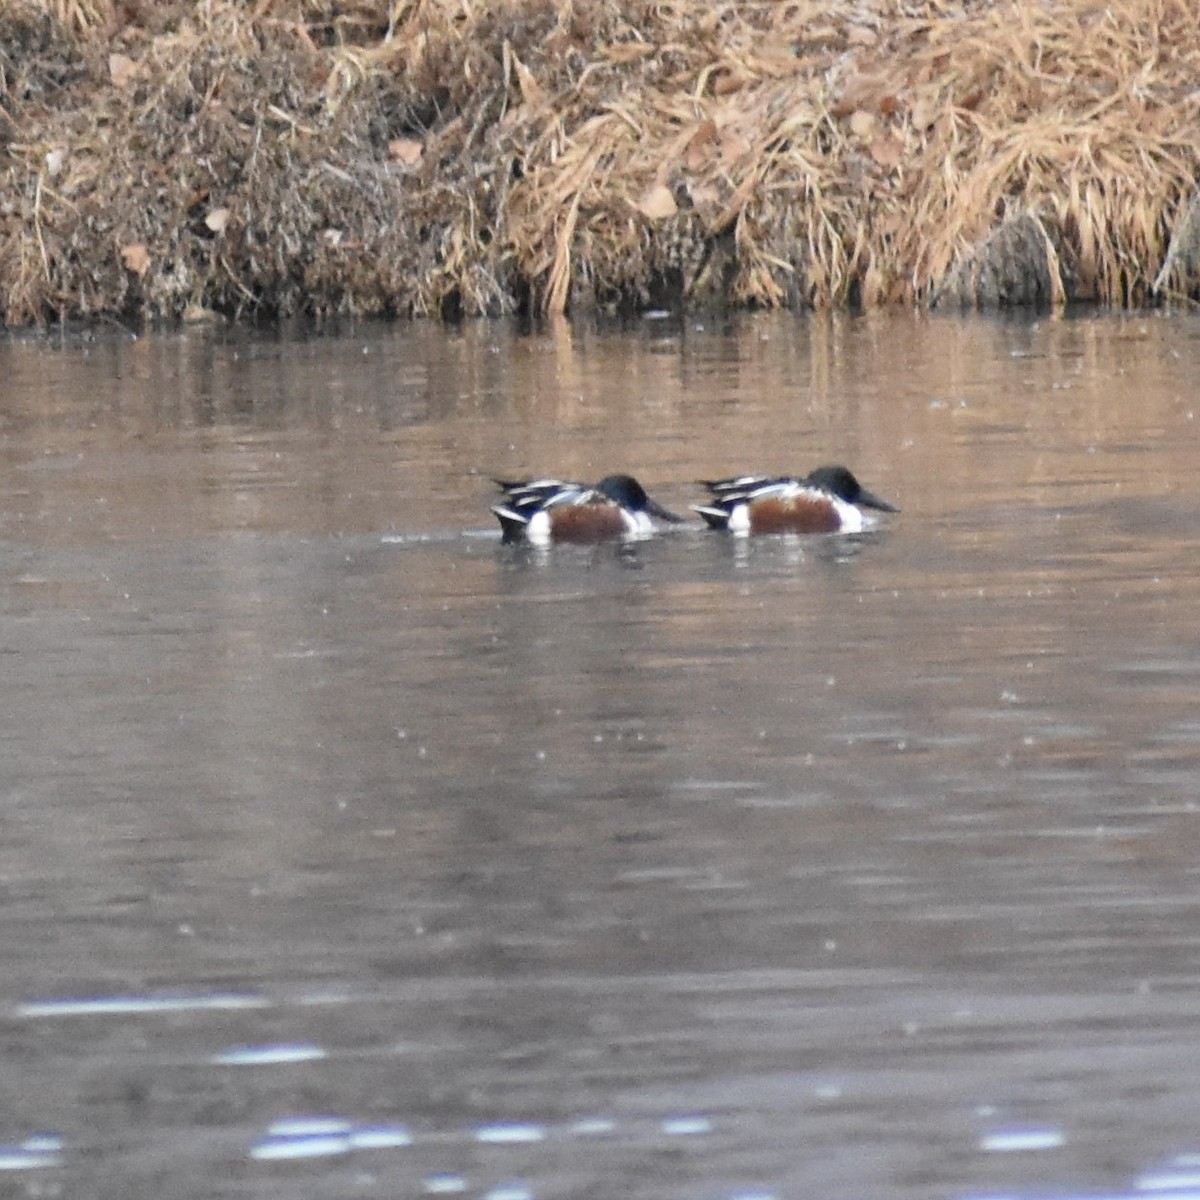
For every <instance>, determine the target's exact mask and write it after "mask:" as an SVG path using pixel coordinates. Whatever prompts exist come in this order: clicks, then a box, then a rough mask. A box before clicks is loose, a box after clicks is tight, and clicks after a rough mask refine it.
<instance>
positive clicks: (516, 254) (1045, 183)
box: [0, 0, 1200, 326]
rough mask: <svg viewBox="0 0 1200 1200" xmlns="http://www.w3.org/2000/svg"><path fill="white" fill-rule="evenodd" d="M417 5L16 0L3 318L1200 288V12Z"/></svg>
mask: <svg viewBox="0 0 1200 1200" xmlns="http://www.w3.org/2000/svg"><path fill="white" fill-rule="evenodd" d="M392 8H393V10H395V11H396V12H397V13H398V16H397V17H396V19H395V22H394V23H393V24H389V23H388V19H387V18H388V6H386V5H379V4H368V3H354V2H352V0H333V2H329V3H325V4H323V5H322V4H318V3H316V2H315V0H311V2H301V0H282V2H281V3H277V4H274V5H258V6H256V7H255V8H254V9H253V10H252V11H249V12H248V11H247V9H246V6H244V5H242V4H239V3H234V2H232V0H210V2H209V3H206V4H203V5H191V4H176V3H163V4H150V3H145V4H141V5H140V6H139V5H138V4H132V3H130V4H118V3H117V2H116V0H16V2H15V3H13V4H12V5H9V6H7V7H6V8H5V11H4V12H3V13H2V14H0V67H2V68H3V75H2V79H3V82H4V83H5V85H6V87H5V90H4V92H3V93H0V149H3V151H4V153H3V155H2V156H0V171H2V173H3V182H2V184H0V196H2V197H4V199H3V200H2V201H0V299H2V302H3V309H2V315H3V319H4V321H5V323H6V324H7V325H9V326H22V325H28V324H39V323H45V322H73V321H95V320H97V319H102V318H110V319H112V320H116V321H120V322H126V323H134V324H136V323H145V322H155V321H177V320H181V319H182V320H203V319H209V318H212V317H215V316H223V317H229V318H234V319H237V318H245V317H256V318H261V317H288V316H293V315H308V316H315V317H335V316H359V317H367V316H385V317H422V316H433V317H442V318H449V319H457V318H460V317H470V316H477V315H492V316H498V315H507V314H534V315H541V314H547V315H555V314H559V313H564V312H569V313H571V314H573V315H582V314H586V313H587V312H589V311H595V310H599V311H603V312H619V313H637V312H641V311H645V310H647V309H667V310H671V311H694V310H700V311H703V310H707V309H713V308H717V309H722V308H734V309H736V308H774V307H786V308H792V309H809V308H841V307H849V308H874V307H880V306H888V305H910V306H917V307H934V306H941V307H946V306H964V307H968V308H974V307H982V308H994V307H1008V306H1012V305H1036V306H1039V307H1046V306H1051V307H1053V306H1059V305H1064V304H1068V303H1075V302H1093V303H1099V304H1101V305H1108V306H1115V307H1129V308H1137V307H1142V306H1146V305H1149V304H1155V303H1162V302H1164V301H1171V300H1176V299H1185V300H1187V299H1190V298H1191V297H1192V296H1193V295H1195V294H1197V287H1198V284H1200V200H1198V199H1197V195H1198V194H1197V191H1196V180H1197V179H1200V97H1198V95H1197V93H1196V92H1195V86H1194V81H1195V79H1196V78H1200V38H1197V37H1196V34H1195V14H1194V12H1193V11H1191V10H1190V6H1189V4H1188V3H1187V2H1186V0H1149V2H1147V3H1139V2H1138V0H1114V2H1113V3H1111V4H1108V5H1106V6H1097V5H1095V4H1093V3H1090V2H1085V0H1056V2H1054V3H1049V4H1044V3H1035V2H1032V0H1012V2H1010V3H1004V4H988V3H984V2H982V0H976V2H969V3H965V4H962V5H959V6H958V8H957V9H956V11H955V12H954V13H953V14H952V15H950V16H947V15H946V12H945V6H942V5H937V4H934V3H917V4H913V5H908V6H904V7H901V6H899V5H881V6H879V7H878V8H877V9H875V10H874V11H870V10H865V9H864V7H863V6H861V5H858V4H850V3H846V2H844V0H837V2H835V3H834V4H832V5H829V4H826V5H816V4H804V3H763V4H759V3H746V4H736V5H734V4H727V5H717V6H690V5H687V6H685V5H679V6H672V5H669V4H668V5H663V4H649V3H642V4H636V3H628V2H626V3H619V4H618V3H604V2H602V0H589V2H580V3H556V4H535V3H530V2H528V0H526V2H523V3H518V2H512V3H508V4H506V5H501V6H494V5H493V6H488V7H486V8H483V7H478V8H477V7H476V6H473V5H471V4H469V3H467V4H463V3H458V4H453V3H449V2H448V0H432V2H429V0H427V2H424V3H416V4H412V5H401V6H392Z"/></svg>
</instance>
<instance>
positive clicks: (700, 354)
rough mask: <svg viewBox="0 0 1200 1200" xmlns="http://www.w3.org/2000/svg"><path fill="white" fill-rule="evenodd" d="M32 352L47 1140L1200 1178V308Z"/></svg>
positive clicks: (18, 683)
mask: <svg viewBox="0 0 1200 1200" xmlns="http://www.w3.org/2000/svg"><path fill="white" fill-rule="evenodd" d="M0 360H2V362H3V368H4V378H5V384H4V389H3V393H2V394H0V435H2V441H0V562H2V563H3V573H2V574H0V666H2V669H3V680H4V687H3V689H2V690H0V711H2V712H3V723H2V725H0V749H2V755H0V804H2V808H0V814H2V817H3V837H2V838H0V901H2V904H3V908H2V910H0V911H2V913H3V920H2V921H0V961H3V963H4V964H5V970H4V972H3V974H2V975H0V1029H2V1031H3V1039H4V1046H5V1051H6V1053H5V1061H6V1067H7V1069H6V1070H5V1071H4V1072H3V1073H2V1074H0V1081H2V1082H0V1143H3V1144H0V1172H7V1173H10V1174H8V1176H7V1177H6V1178H3V1180H2V1182H0V1187H11V1188H12V1189H15V1190H14V1191H13V1194H16V1195H29V1196H49V1195H68V1194H69V1195H81V1196H85V1195H86V1196H114V1197H115V1196H121V1197H143V1196H144V1197H155V1198H159V1197H168V1196H169V1197H208V1196H220V1197H233V1196H237V1197H261V1198H264V1200H265V1198H266V1197H276V1196H281V1195H286V1196H291V1197H298V1196H302V1197H351V1196H354V1197H357V1196H376V1195H377V1196H388V1197H391V1196H420V1195H439V1194H442V1195H464V1196H471V1197H489V1198H490V1200H525V1198H527V1197H537V1198H539V1200H540V1198H543V1197H598V1198H599V1197H605V1198H607V1197H615V1196H620V1197H629V1198H631V1200H659V1198H664V1200H675V1198H678V1200H768V1198H772V1200H788V1198H792V1197H805V1198H807V1197H833V1198H842V1197H854V1198H856V1200H876V1198H877V1200H920V1198H926V1197H953V1198H956V1200H982V1198H983V1197H985V1196H986V1197H999V1196H1004V1197H1012V1198H1018V1200H1026V1198H1029V1200H1032V1198H1034V1197H1045V1196H1057V1197H1063V1196H1068V1197H1100V1196H1106V1197H1113V1196H1147V1195H1151V1196H1162V1197H1171V1198H1172V1200H1180V1198H1181V1197H1184V1196H1189V1197H1194V1196H1200V1125H1198V1123H1197V1116H1198V1114H1200V1074H1198V1072H1197V1070H1196V1067H1197V1063H1198V1058H1200V1054H1198V1052H1197V1050H1196V1049H1195V1045H1196V1028H1197V1024H1198V1021H1200V888H1198V887H1197V882H1198V880H1197V863H1198V862H1200V808H1198V802H1200V772H1198V768H1200V705H1198V703H1197V684H1198V682H1200V631H1198V628H1200V627H1198V625H1197V616H1196V613H1197V603H1196V601H1197V564H1198V563H1200V556H1198V555H1197V545H1196V542H1197V535H1196V529H1197V516H1198V514H1200V498H1198V495H1200V493H1198V489H1197V485H1196V469H1195V464H1196V462H1197V460H1198V451H1200V431H1198V428H1197V426H1198V424H1200V422H1198V421H1197V420H1196V419H1195V412H1196V409H1197V407H1198V405H1197V392H1196V383H1195V381H1196V379H1197V378H1200V320H1197V319H1196V318H1192V317H1166V316H1154V317H1139V318H1119V317H1094V316H1086V317H1082V318H1076V319H1065V318H1064V319H1047V320H1044V321H1042V322H1038V323H1031V322H989V321H983V320H960V319H949V318H938V319H935V320H922V319H915V318H910V317H907V316H892V317H877V316H872V317H868V318H860V319H832V320H827V319H824V318H819V319H816V318H815V319H813V320H811V321H807V320H795V319H792V318H774V317H771V318H754V319H741V320H737V321H732V322H730V323H728V324H724V323H721V324H711V325H709V326H708V327H703V326H701V325H699V324H696V323H689V324H688V325H686V326H682V327H681V326H678V325H674V324H672V323H668V322H647V323H646V324H645V325H643V326H640V327H636V328H632V329H630V328H624V329H602V328H601V329H570V328H568V327H565V326H564V327H561V328H555V329H549V330H541V331H537V332H535V333H532V334H522V333H521V332H520V331H518V330H516V329H514V328H512V327H509V326H491V325H472V326H466V327H464V328H463V329H462V330H461V331H459V332H457V333H456V332H447V331H446V330H444V329H440V328H437V327H432V326H423V325H417V326H398V327H376V326H371V327H365V328H359V329H355V330H349V331H343V332H341V333H340V334H337V335H333V334H329V335H324V336H308V337H304V336H301V335H300V334H292V333H287V334H283V335H270V336H268V335H265V334H264V335H258V336H253V337H251V336H246V335H244V334H238V335H235V334H220V333H186V334H181V335H172V336H166V335H164V336H157V337H150V338H146V339H142V340H137V341H129V340H126V339H122V338H120V337H118V336H117V335H115V334H114V335H111V336H109V335H105V336H103V337H101V338H98V339H94V340H87V341H82V340H68V341H65V342H62V341H55V340H53V339H51V340H40V339H25V340H19V339H14V340H10V341H8V342H6V343H3V344H0ZM826 461H845V462H847V463H849V464H850V465H851V466H852V467H853V468H854V469H855V470H856V471H857V472H858V473H859V474H860V476H861V477H862V478H863V480H864V482H866V483H867V485H868V486H869V487H871V488H872V489H873V490H875V491H877V492H878V493H880V494H881V495H883V496H885V497H887V498H888V499H891V500H894V501H896V502H898V503H900V504H901V505H902V506H903V509H904V511H903V513H902V514H901V515H900V516H898V517H896V518H892V519H890V520H889V521H888V522H887V523H886V524H885V525H884V526H883V527H881V528H880V529H879V530H877V531H874V532H872V533H870V534H867V535H864V536H862V537H858V538H853V539H847V538H811V539H807V540H802V539H787V538H770V539H759V540H753V541H739V540H730V539H727V538H723V537H721V536H719V535H713V534H708V533H705V532H702V531H701V530H700V529H699V527H698V525H697V526H691V525H689V526H688V527H686V528H684V529H681V530H677V531H672V532H671V533H669V534H667V535H665V536H663V537H660V538H658V539H656V540H653V541H649V542H642V543H638V544H636V545H633V546H625V547H622V546H614V545H606V546H591V547H578V546H575V547H562V548H553V549H551V550H542V551H539V550H533V549H529V548H525V547H520V546H516V547H513V546H502V545H501V544H500V542H499V538H498V530H497V529H496V528H495V526H494V522H493V521H492V519H491V517H490V516H489V514H488V513H487V505H488V504H489V503H490V502H491V501H492V498H493V491H492V488H491V486H490V484H489V482H488V478H489V476H491V475H493V474H498V475H503V476H510V475H519V474H521V473H523V472H531V473H537V474H542V473H547V472H552V473H556V474H562V475H566V476H577V477H582V478H585V479H594V478H598V477H599V476H600V475H602V474H605V473H607V472H608V471H610V470H616V469H627V470H632V471H634V472H635V473H636V474H637V475H638V476H639V477H640V478H642V480H643V481H644V482H645V483H646V484H647V485H648V486H650V488H651V490H652V492H653V493H654V494H655V495H656V496H657V497H658V498H660V499H662V500H663V501H664V502H666V503H669V504H671V505H673V506H675V507H677V508H684V507H686V505H687V504H688V503H690V502H693V501H696V500H698V499H700V496H699V494H698V491H697V489H696V488H695V487H694V486H693V485H692V484H690V483H689V481H690V480H694V479H697V478H705V477H711V476H713V475H716V474H728V473H732V472H735V471H741V470H766V471H786V470H790V471H795V470H808V469H810V468H811V467H813V466H815V465H817V464H818V463H820V462H826Z"/></svg>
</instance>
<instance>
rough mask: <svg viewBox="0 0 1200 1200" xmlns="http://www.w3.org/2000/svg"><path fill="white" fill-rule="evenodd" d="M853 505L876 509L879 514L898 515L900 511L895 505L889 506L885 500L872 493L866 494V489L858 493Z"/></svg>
mask: <svg viewBox="0 0 1200 1200" xmlns="http://www.w3.org/2000/svg"><path fill="white" fill-rule="evenodd" d="M854 503H855V504H862V505H865V506H866V507H867V508H877V509H879V511H880V512H895V513H898V512H899V511H900V509H899V508H897V507H896V505H894V504H889V503H888V502H887V501H886V500H883V499H881V498H880V497H879V496H876V495H875V493H874V492H868V491H867V489H866V488H863V489H862V491H861V492H859V493H858V496H857V498H856V499H855V501H854Z"/></svg>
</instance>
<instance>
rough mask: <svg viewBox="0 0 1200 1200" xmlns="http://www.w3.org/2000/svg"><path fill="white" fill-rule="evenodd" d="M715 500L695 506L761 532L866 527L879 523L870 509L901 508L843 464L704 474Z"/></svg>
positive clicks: (724, 523)
mask: <svg viewBox="0 0 1200 1200" xmlns="http://www.w3.org/2000/svg"><path fill="white" fill-rule="evenodd" d="M701 484H702V485H703V486H704V487H706V488H708V492H709V503H708V504H693V505H692V506H691V508H692V509H693V511H695V512H697V513H699V514H700V516H702V517H703V518H704V520H705V521H706V522H707V523H708V526H709V528H710V529H719V530H723V531H725V532H728V533H733V534H740V535H743V536H745V535H748V534H759V533H861V532H862V531H863V530H864V529H867V528H869V527H870V526H872V525H874V524H875V523H876V518H874V517H873V516H870V515H869V514H867V513H865V512H864V511H863V510H864V509H874V510H876V511H878V512H886V513H897V512H899V511H900V509H899V508H898V507H897V506H896V505H895V504H892V503H890V502H889V501H887V500H884V499H882V498H881V497H879V496H876V495H875V494H874V492H869V491H867V489H866V488H865V487H863V486H862V484H861V483H859V481H858V479H857V478H855V476H854V473H853V472H852V471H851V470H850V469H849V468H848V467H844V466H841V465H832V466H824V467H818V468H817V469H816V470H815V471H810V472H809V473H808V474H807V475H805V476H803V477H801V476H793V475H778V476H771V475H735V476H731V477H730V478H728V479H712V480H701Z"/></svg>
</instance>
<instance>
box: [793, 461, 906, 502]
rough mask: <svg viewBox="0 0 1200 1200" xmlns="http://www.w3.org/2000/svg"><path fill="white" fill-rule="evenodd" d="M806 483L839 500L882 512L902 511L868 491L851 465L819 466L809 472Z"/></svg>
mask: <svg viewBox="0 0 1200 1200" xmlns="http://www.w3.org/2000/svg"><path fill="white" fill-rule="evenodd" d="M805 483H808V484H811V485H812V486H813V487H818V488H820V489H821V490H822V491H825V492H829V493H830V495H833V496H836V497H837V498H838V499H839V500H845V502H846V503H847V504H857V505H859V506H861V507H863V508H877V509H879V511H880V512H891V513H894V512H899V511H900V510H899V509H898V508H897V507H896V506H895V505H894V504H889V503H888V502H887V501H886V500H883V499H881V498H880V497H879V496H876V495H875V494H874V493H873V492H868V491H867V489H866V488H865V487H863V485H862V484H861V483H859V482H858V480H857V479H856V478H855V477H854V474H853V472H852V471H851V470H850V469H849V467H842V466H832V467H818V468H817V469H816V470H815V471H813V472H811V473H810V474H809V476H808V478H807V479H806V480H805Z"/></svg>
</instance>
